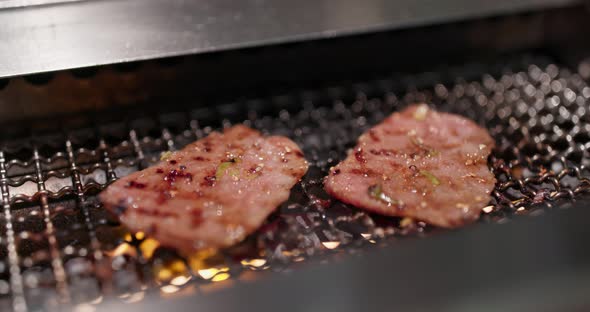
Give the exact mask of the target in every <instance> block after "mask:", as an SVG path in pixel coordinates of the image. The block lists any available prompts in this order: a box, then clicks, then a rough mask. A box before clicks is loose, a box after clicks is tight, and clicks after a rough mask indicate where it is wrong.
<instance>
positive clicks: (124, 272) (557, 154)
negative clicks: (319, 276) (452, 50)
mask: <svg viewBox="0 0 590 312" xmlns="http://www.w3.org/2000/svg"><path fill="white" fill-rule="evenodd" d="M587 69H588V65H587V64H584V63H583V64H580V66H579V72H578V71H577V70H576V71H574V70H571V69H568V68H560V67H558V66H556V65H555V64H552V63H551V62H550V61H547V60H546V59H544V58H533V59H531V58H526V59H522V58H519V59H518V60H516V61H511V62H509V63H503V64H499V65H494V66H483V65H468V66H463V67H461V68H455V69H451V70H447V71H444V72H440V73H427V74H421V75H414V76H404V77H397V78H391V79H383V80H377V81H371V82H367V83H359V84H354V85H351V86H341V87H333V88H326V89H322V90H307V91H303V92H299V93H296V94H295V93H292V94H287V95H283V96H276V97H272V98H266V99H258V100H251V101H243V102H236V103H232V104H227V105H218V106H216V107H209V108H201V109H195V110H190V111H181V112H166V113H163V112H161V113H158V114H155V115H150V114H144V116H140V115H139V114H138V113H137V112H136V113H134V115H129V116H128V117H121V118H119V117H116V116H115V117H113V116H109V117H108V118H107V117H105V118H103V117H102V116H93V117H90V116H84V115H79V116H74V117H70V118H68V119H67V120H64V121H63V123H62V124H61V126H60V129H59V130H58V131H49V130H47V131H45V130H43V126H42V125H39V126H38V127H37V128H39V129H41V130H36V131H33V133H32V134H31V135H27V136H26V137H23V138H18V139H11V140H5V141H4V142H3V144H2V146H1V151H0V178H1V180H0V184H1V187H2V198H1V199H2V204H3V211H2V219H1V220H0V234H1V242H0V243H1V244H0V261H1V262H0V309H2V310H10V309H14V310H16V311H23V310H26V309H30V310H36V309H47V310H51V309H59V307H60V305H61V304H70V303H71V304H76V305H82V306H85V305H96V304H99V303H100V302H101V301H103V300H104V299H114V300H120V301H122V302H137V301H140V300H141V299H142V298H144V296H146V295H161V296H163V297H170V296H172V297H173V296H176V295H187V294H192V293H195V292H200V291H203V292H206V291H208V290H210V289H215V288H216V286H217V285H225V286H227V285H231V283H232V282H233V283H240V282H241V281H242V280H249V279H252V278H258V277H259V274H253V273H252V271H265V270H283V269H285V268H291V267H293V264H294V263H296V262H300V261H304V260H305V259H308V258H311V257H319V258H322V257H331V256H333V255H338V254H344V253H354V252H356V251H358V250H360V249H361V248H364V247H365V246H368V245H372V244H375V243H377V242H380V241H391V240H392V239H393V238H394V237H405V236H413V237H416V236H418V237H423V236H428V235H433V234H434V233H437V232H441V231H442V230H439V229H435V228H432V227H429V226H427V225H425V224H423V223H421V222H417V223H411V224H409V225H408V224H405V223H404V226H401V225H400V221H401V220H400V219H399V218H389V217H382V216H377V215H373V214H369V213H365V212H363V211H361V210H357V209H355V208H353V207H350V206H348V205H345V204H342V203H340V202H335V201H331V200H330V199H329V198H328V197H327V196H326V194H325V193H324V192H323V190H322V182H321V180H322V178H323V176H325V175H326V174H327V172H328V169H329V168H330V166H333V165H335V164H336V163H338V161H340V160H341V159H343V158H344V157H345V155H346V151H347V150H348V149H349V148H351V147H353V146H354V144H355V140H356V138H357V137H358V136H359V135H360V134H361V133H362V132H364V131H365V130H367V129H368V128H369V127H371V126H372V125H374V124H376V123H377V122H379V121H380V120H382V119H383V118H384V117H386V116H387V115H389V114H390V113H391V112H393V111H396V110H398V109H400V108H402V107H404V106H405V105H407V104H409V103H414V102H422V101H424V102H428V103H432V104H433V105H434V106H436V107H437V108H438V109H439V110H442V111H450V112H454V113H458V114H462V115H465V116H467V117H469V118H472V119H473V120H475V121H477V122H478V123H480V124H481V125H484V126H485V127H487V128H488V129H489V131H490V133H491V134H492V136H493V137H494V138H495V139H496V141H497V148H496V150H495V151H494V153H493V155H492V157H490V160H489V164H490V167H491V168H492V170H493V172H494V173H495V175H496V178H497V180H498V184H497V186H496V189H495V190H494V192H493V200H492V202H491V203H490V205H489V206H488V207H486V208H485V213H484V215H483V217H482V218H481V221H480V222H504V221H506V220H509V219H510V217H511V216H513V215H516V214H536V213H542V212H543V211H544V209H547V208H550V207H552V206H553V205H555V201H557V200H559V199H562V200H561V201H558V203H564V202H567V201H569V200H572V199H574V198H576V197H577V196H579V195H580V194H582V193H584V192H586V191H587V190H588V189H590V180H589V179H588V177H590V172H589V171H588V168H587V166H588V162H589V160H590V158H589V157H588V156H589V155H588V152H589V149H590V115H588V114H587V110H588V109H589V108H590V107H589V105H588V103H589V102H588V101H589V99H590V87H589V86H588V84H587V82H586V81H585V80H584V78H588V77H587V76H588V73H587V71H588V70H587ZM482 73H488V74H483V75H482ZM474 77H478V78H474ZM447 82H449V83H447ZM162 111H163V110H162ZM237 122H244V123H246V124H248V125H250V126H253V127H255V128H258V129H260V130H262V131H264V132H267V133H272V134H279V135H286V136H289V137H291V138H292V139H293V140H294V141H295V142H297V143H298V144H299V145H300V146H301V147H302V149H303V150H304V152H305V155H306V158H307V159H308V160H309V161H310V165H311V166H310V170H309V172H308V174H307V176H306V177H305V178H304V180H303V181H302V183H300V184H299V185H297V186H296V187H295V188H294V189H293V190H292V195H291V198H290V200H289V201H288V202H287V203H285V204H284V205H282V206H281V207H280V208H279V209H278V211H277V212H276V213H275V214H273V215H272V216H271V217H270V218H269V220H268V221H267V223H266V224H265V225H264V226H263V227H262V228H261V229H260V230H259V231H258V232H257V233H256V234H254V235H252V236H251V237H250V238H249V239H248V240H247V241H245V242H244V243H242V244H240V245H239V246H235V247H232V248H230V249H228V250H224V251H222V252H219V253H213V252H210V251H203V252H199V253H195V254H193V255H186V256H183V257H181V256H179V255H177V254H175V253H174V252H173V251H171V250H166V249H163V248H158V243H157V242H156V241H154V240H152V239H150V238H146V237H144V235H143V233H135V234H132V233H128V232H127V231H126V230H125V229H124V228H123V227H122V226H121V225H120V224H118V223H117V221H116V219H114V218H112V217H111V216H109V215H107V214H106V212H105V211H104V210H103V209H102V207H101V205H100V203H99V202H98V201H97V199H96V194H97V193H98V192H99V191H100V190H101V189H102V188H104V187H105V185H106V184H108V183H109V182H112V181H114V180H115V179H117V177H121V176H124V175H126V174H129V173H130V172H133V171H135V170H138V169H141V168H145V167H146V166H149V165H150V164H153V163H155V162H156V161H157V160H158V159H159V156H160V154H161V153H162V152H164V151H166V150H175V149H179V148H181V147H182V146H184V145H186V144H188V143H189V142H191V141H194V140H195V139H198V138H201V137H203V136H205V135H207V133H208V132H210V131H212V130H213V129H218V128H220V127H226V126H229V125H231V124H233V123H237ZM222 281H225V282H224V283H218V282H222Z"/></svg>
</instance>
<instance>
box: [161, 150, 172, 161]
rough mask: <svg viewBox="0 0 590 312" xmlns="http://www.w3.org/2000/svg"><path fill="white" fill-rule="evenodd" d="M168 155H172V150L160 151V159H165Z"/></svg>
mask: <svg viewBox="0 0 590 312" xmlns="http://www.w3.org/2000/svg"><path fill="white" fill-rule="evenodd" d="M170 156H172V152H171V151H166V152H164V153H162V155H161V156H160V160H166V159H168V158H170Z"/></svg>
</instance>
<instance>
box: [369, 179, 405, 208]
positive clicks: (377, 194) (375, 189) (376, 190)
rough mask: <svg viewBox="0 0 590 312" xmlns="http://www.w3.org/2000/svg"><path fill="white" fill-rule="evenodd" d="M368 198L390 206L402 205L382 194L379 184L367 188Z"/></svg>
mask: <svg viewBox="0 0 590 312" xmlns="http://www.w3.org/2000/svg"><path fill="white" fill-rule="evenodd" d="M368 191H369V196H371V197H372V198H374V199H376V200H379V201H382V202H384V203H386V204H390V205H398V206H401V205H403V203H402V202H401V201H399V200H395V199H393V198H391V197H389V196H387V194H385V193H383V188H382V187H381V184H375V185H371V186H369V189H368Z"/></svg>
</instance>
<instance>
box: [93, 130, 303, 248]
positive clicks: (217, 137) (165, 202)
mask: <svg viewBox="0 0 590 312" xmlns="http://www.w3.org/2000/svg"><path fill="white" fill-rule="evenodd" d="M307 167H308V165H307V162H306V161H305V158H304V157H303V153H302V152H301V150H300V149H299V147H298V146H297V145H296V144H295V143H294V142H293V141H291V140H289V139H288V138H286V137H280V136H271V137H263V136H262V135H261V134H260V133H259V132H258V131H255V130H253V129H250V128H248V127H246V126H241V125H239V126H234V127H231V128H228V129H226V130H224V131H223V133H218V132H213V133H211V134H210V135H209V136H207V137H206V138H204V139H201V140H198V141H196V142H194V143H192V144H190V145H188V146H186V147H185V148H184V149H182V150H181V151H177V152H173V153H170V154H169V155H166V156H165V159H164V160H162V161H160V162H159V163H158V164H156V165H154V166H152V167H150V168H147V169H145V170H142V171H138V172H135V173H133V174H131V175H129V176H126V177H123V178H121V179H120V180H118V181H116V182H115V183H113V184H112V185H110V186H109V187H108V188H107V189H106V190H105V191H103V192H102V193H101V194H100V199H101V201H102V202H103V204H104V206H105V207H106V208H107V209H108V210H110V211H112V212H114V213H116V214H117V215H119V218H120V220H121V222H122V223H123V224H125V225H126V226H127V227H129V228H130V229H131V230H132V231H144V232H146V233H147V234H148V235H151V236H153V237H154V238H156V239H157V240H158V241H159V242H160V243H161V244H162V245H165V246H170V247H175V248H178V249H181V250H196V249H203V248H223V247H227V246H230V245H232V244H235V243H237V242H239V241H241V240H243V239H244V238H245V237H246V236H247V235H248V234H250V233H252V232H253V231H255V230H256V229H257V228H258V227H259V226H260V225H261V224H262V223H263V222H264V221H265V219H266V218H267V216H268V215H269V214H270V213H271V212H272V211H273V210H274V209H275V208H276V207H277V206H278V205H280V204H281V203H282V202H284V201H285V200H287V198H288V197H289V192H290V189H291V188H292V187H293V186H294V185H295V184H296V183H297V182H298V181H299V180H300V179H301V178H302V177H303V175H304V174H305V172H306V171H307Z"/></svg>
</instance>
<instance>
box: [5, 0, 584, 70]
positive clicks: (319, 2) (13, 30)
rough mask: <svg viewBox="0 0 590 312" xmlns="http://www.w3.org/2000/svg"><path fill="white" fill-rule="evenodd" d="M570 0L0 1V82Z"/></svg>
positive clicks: (555, 4)
mask: <svg viewBox="0 0 590 312" xmlns="http://www.w3.org/2000/svg"><path fill="white" fill-rule="evenodd" d="M577 2H579V1H576V0H520V1H512V0H495V1H469V0H444V1H440V0H397V1H387V0H366V1H353V0H341V1H336V0H301V1H288V0H274V1H270V0H243V1H232V0H218V1H200V0H196V1H186V0H167V1H163V0H86V1H80V0H66V1H63V0H0V60H1V61H0V77H10V76H17V75H24V74H31V73H40V72H47V71H55V70H61V69H68V68H78V67H86V66H94V65H103V64H113V63H121V62H127V61H135V60H144V59H151V58H158V57H166V56H176V55H184V54H191V53H203V52H210V51H220V50H225V49H232V48H243V47H251V46H258V45H265V44H272V43H284V42H292V41H298V40H310V39H321V38H329V37H334V36H342V35H348V34H358V33H364V32H370V31H379V30H389V29H397V28H404V27H410V26H418V25H428V24H435V23H439V22H447V21H453V20H461V19H467V18H475V17H482V16H492V15H500V14H506V13H513V12H519V11H524V10H526V11H530V10H535V9H543V8H548V7H562V6H568V5H571V4H574V3H577Z"/></svg>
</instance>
